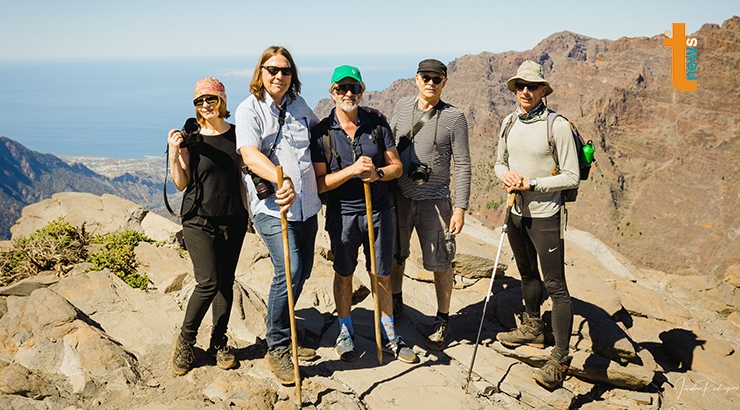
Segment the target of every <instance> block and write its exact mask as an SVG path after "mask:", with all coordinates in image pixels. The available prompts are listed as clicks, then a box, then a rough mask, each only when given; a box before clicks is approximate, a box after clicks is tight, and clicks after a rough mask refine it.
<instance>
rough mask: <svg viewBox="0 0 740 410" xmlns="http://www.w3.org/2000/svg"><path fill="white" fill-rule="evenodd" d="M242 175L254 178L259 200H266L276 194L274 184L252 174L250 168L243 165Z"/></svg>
mask: <svg viewBox="0 0 740 410" xmlns="http://www.w3.org/2000/svg"><path fill="white" fill-rule="evenodd" d="M242 173H243V174H244V175H249V176H250V177H251V178H252V183H253V184H254V190H255V191H257V198H259V199H260V200H264V199H265V198H267V197H269V196H270V195H272V194H274V193H275V187H273V186H272V183H270V181H268V180H266V179H264V178H262V177H261V176H259V175H257V174H255V173H254V172H252V170H251V169H249V167H248V166H246V165H242Z"/></svg>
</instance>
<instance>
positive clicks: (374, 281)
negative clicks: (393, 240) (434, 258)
mask: <svg viewBox="0 0 740 410" xmlns="http://www.w3.org/2000/svg"><path fill="white" fill-rule="evenodd" d="M364 185H365V209H366V210H367V241H368V243H369V246H370V283H371V286H370V287H372V290H373V304H374V306H373V307H374V309H373V310H374V311H375V312H374V315H373V316H375V348H376V349H377V351H378V364H383V350H382V348H381V347H380V346H381V343H380V338H381V335H380V295H379V294H378V291H379V290H380V289H378V267H377V265H376V260H375V229H374V227H373V197H372V193H371V192H370V184H369V183H367V182H365V184H364Z"/></svg>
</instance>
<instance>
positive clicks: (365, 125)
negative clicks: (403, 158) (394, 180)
mask: <svg viewBox="0 0 740 410" xmlns="http://www.w3.org/2000/svg"><path fill="white" fill-rule="evenodd" d="M334 110H335V109H332V110H331V114H329V116H328V117H327V118H328V121H329V129H330V131H331V134H332V138H333V140H334V142H333V145H334V149H335V150H336V152H337V154H338V155H339V159H340V161H341V167H340V164H339V161H337V158H336V157H334V155H332V156H331V159H330V167H329V169H327V171H326V172H327V174H328V173H332V172H337V171H339V170H340V169H343V168H346V167H348V166H350V165H352V164H354V163H355V161H356V159H357V158H359V157H361V156H368V157H370V158H372V160H373V163H374V164H375V167H376V168H380V167H384V166H386V165H387V164H386V163H385V157H384V156H383V154H384V151H381V150H383V148H385V150H389V149H391V148H393V147H395V146H396V142H395V140H394V139H393V133H392V132H391V128H390V125H388V121H386V120H385V119H383V118H380V117H379V118H378V119H377V121H376V122H378V123H380V125H381V130H382V136H379V138H383V141H375V134H374V131H375V130H374V128H375V127H374V125H373V123H371V121H370V115H375V114H368V113H367V112H366V111H365V110H363V109H362V108H360V110H359V123H358V125H357V131H355V138H354V140H352V139H351V138H349V136H348V135H347V133H346V132H344V130H343V129H342V127H341V126H340V125H339V122H338V121H337V117H336V115H335V113H334ZM384 146H385V147H384ZM311 161H312V162H321V163H324V164H325V163H326V157H325V155H324V144H323V138H322V133H321V122H320V123H319V124H317V125H316V126H314V127H313V128H312V129H311ZM370 191H371V193H372V197H373V209H374V210H375V209H377V210H384V209H390V207H391V205H390V201H389V199H388V187H387V184H386V182H385V181H378V182H373V183H372V184H370ZM327 194H328V198H329V199H328V202H327V211H331V212H340V213H341V214H343V215H351V214H355V213H363V214H364V213H365V212H366V208H365V188H364V186H363V182H362V179H360V177H359V176H354V177H352V178H350V179H349V180H348V181H347V182H345V183H344V184H342V185H340V186H339V187H338V188H336V189H333V190H331V191H328V192H327Z"/></svg>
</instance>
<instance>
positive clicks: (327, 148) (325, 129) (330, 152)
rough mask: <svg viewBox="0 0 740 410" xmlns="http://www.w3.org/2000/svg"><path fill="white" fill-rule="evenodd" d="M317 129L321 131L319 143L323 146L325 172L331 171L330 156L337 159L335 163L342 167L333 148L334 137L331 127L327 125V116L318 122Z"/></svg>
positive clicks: (340, 160)
mask: <svg viewBox="0 0 740 410" xmlns="http://www.w3.org/2000/svg"><path fill="white" fill-rule="evenodd" d="M319 130H320V131H321V145H322V146H323V147H324V160H325V161H326V173H327V174H328V173H330V172H331V157H334V158H336V159H337V165H339V168H342V158H341V157H340V156H339V153H338V152H337V150H335V149H334V138H333V137H332V132H331V127H330V126H329V118H324V119H323V120H321V122H320V123H319Z"/></svg>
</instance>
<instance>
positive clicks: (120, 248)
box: [87, 229, 154, 289]
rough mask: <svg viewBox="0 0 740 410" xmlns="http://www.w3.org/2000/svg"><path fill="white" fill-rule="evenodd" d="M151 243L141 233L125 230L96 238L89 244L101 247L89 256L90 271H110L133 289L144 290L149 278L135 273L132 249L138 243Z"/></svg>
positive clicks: (135, 265)
mask: <svg viewBox="0 0 740 410" xmlns="http://www.w3.org/2000/svg"><path fill="white" fill-rule="evenodd" d="M142 241H144V242H149V243H153V242H154V240H153V239H150V238H148V237H147V236H146V235H144V234H143V233H141V232H137V231H133V230H130V229H127V230H125V231H123V232H114V233H109V234H106V235H102V236H96V237H95V238H93V239H92V240H91V241H90V242H91V243H97V244H100V245H102V246H101V247H100V249H99V250H97V251H96V252H94V253H92V254H90V256H88V257H87V261H88V262H90V263H92V264H93V267H92V270H102V269H105V268H108V269H110V270H111V271H112V272H114V273H115V274H116V275H118V277H120V278H121V279H123V281H124V282H126V283H127V284H128V285H129V286H131V287H133V288H139V289H146V286H147V284H149V278H148V277H147V276H146V275H139V274H138V273H136V268H137V264H136V258H135V254H134V247H136V245H137V244H138V243H139V242H142Z"/></svg>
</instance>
